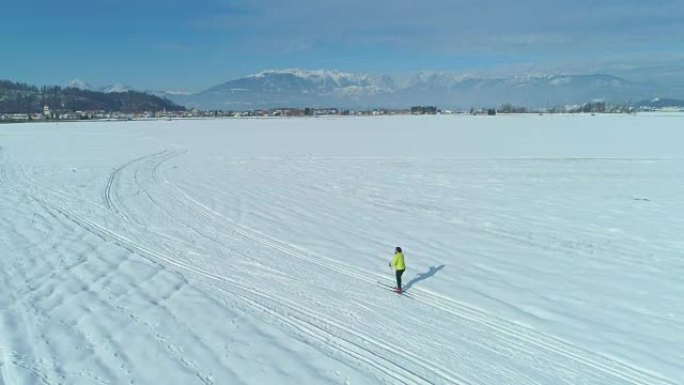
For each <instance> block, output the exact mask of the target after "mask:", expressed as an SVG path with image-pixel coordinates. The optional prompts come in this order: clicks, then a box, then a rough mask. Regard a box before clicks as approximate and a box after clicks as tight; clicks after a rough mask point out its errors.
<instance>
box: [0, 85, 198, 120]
mask: <svg viewBox="0 0 684 385" xmlns="http://www.w3.org/2000/svg"><path fill="white" fill-rule="evenodd" d="M46 105H47V106H48V107H49V108H50V109H51V110H53V111H60V110H61V111H107V112H115V111H116V112H126V113H135V112H145V111H152V112H156V111H162V110H167V111H182V110H185V107H183V106H179V105H177V104H175V103H173V102H172V101H170V100H168V99H166V98H160V97H158V96H155V95H151V94H147V93H144V92H138V91H127V92H111V93H105V92H97V91H89V90H81V89H78V88H71V87H66V88H63V87H57V86H53V87H42V88H39V87H36V86H31V85H28V84H23V83H15V82H12V81H9V80H0V113H27V112H41V111H43V107H44V106H46Z"/></svg>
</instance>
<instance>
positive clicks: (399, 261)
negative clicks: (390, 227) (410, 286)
mask: <svg viewBox="0 0 684 385" xmlns="http://www.w3.org/2000/svg"><path fill="white" fill-rule="evenodd" d="M389 265H390V267H392V266H394V268H395V269H396V276H397V288H396V289H395V290H396V291H398V292H401V291H402V289H401V275H402V274H404V270H406V262H404V253H403V252H402V251H401V247H399V246H397V247H396V248H395V249H394V260H392V262H390V264H389Z"/></svg>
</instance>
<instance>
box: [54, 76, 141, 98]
mask: <svg viewBox="0 0 684 385" xmlns="http://www.w3.org/2000/svg"><path fill="white" fill-rule="evenodd" d="M66 87H70V88H78V89H79V90H82V91H99V92H104V93H106V94H110V93H115V92H118V93H122V92H128V91H133V90H134V89H133V87H131V86H129V85H126V84H124V83H114V84H111V85H108V86H104V87H94V86H93V85H92V84H90V83H88V82H86V81H83V80H81V79H74V80H72V81H70V82H69V83H67V85H66Z"/></svg>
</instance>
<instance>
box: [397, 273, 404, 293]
mask: <svg viewBox="0 0 684 385" xmlns="http://www.w3.org/2000/svg"><path fill="white" fill-rule="evenodd" d="M402 274H404V270H397V287H398V288H399V289H401V275H402Z"/></svg>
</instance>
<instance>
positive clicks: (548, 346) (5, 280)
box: [0, 115, 684, 385]
mask: <svg viewBox="0 0 684 385" xmlns="http://www.w3.org/2000/svg"><path fill="white" fill-rule="evenodd" d="M682 127H684V116H682V115H648V116H644V115H639V116H512V117H502V116H498V117H420V118H413V117H399V118H346V119H321V118H318V119H316V118H312V119H292V120H285V119H283V120H279V119H254V120H214V121H172V122H167V121H159V122H121V123H116V122H112V123H96V122H92V123H71V124H55V123H52V124H24V125H6V126H2V127H0V147H1V148H0V196H1V197H2V199H0V213H1V215H0V250H1V251H0V253H1V254H0V290H1V291H2V296H0V383H1V384H11V385H17V384H127V383H130V384H462V385H466V384H469V385H475V384H480V385H487V384H491V385H499V384H514V385H532V384H539V385H542V384H549V385H558V384H573V385H581V384H587V385H589V384H591V385H596V384H610V385H620V384H640V385H667V384H681V383H684V375H683V373H684V364H683V362H684V349H682V346H684V328H683V325H684V305H683V301H682V298H684V284H683V283H682V279H681V277H682V276H683V275H684V251H683V250H684V241H682V236H681V235H682V234H683V233H684V188H683V187H684V186H683V183H684V182H683V181H684V158H683V157H682V155H683V152H684V150H683V148H682V146H681V143H684V140H683V139H684V132H683V131H682V130H681V128H682ZM397 245H399V246H402V247H403V248H404V250H405V252H406V257H407V264H408V270H407V272H406V274H405V275H404V281H405V287H406V288H407V293H408V295H407V296H401V295H397V294H395V293H393V292H391V291H389V290H386V289H384V288H383V286H381V285H379V284H378V282H377V281H381V282H385V283H387V284H391V283H392V279H391V272H390V271H389V268H388V266H387V263H388V261H389V260H390V259H391V257H392V251H393V248H394V246H397Z"/></svg>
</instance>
